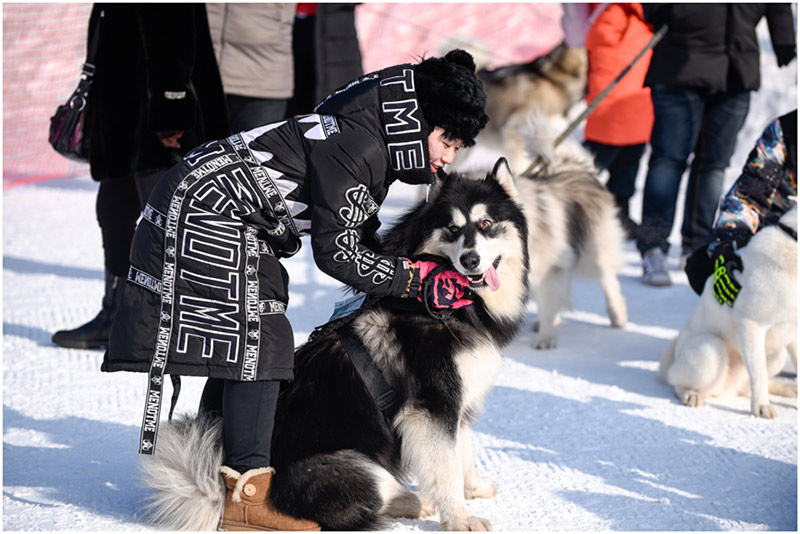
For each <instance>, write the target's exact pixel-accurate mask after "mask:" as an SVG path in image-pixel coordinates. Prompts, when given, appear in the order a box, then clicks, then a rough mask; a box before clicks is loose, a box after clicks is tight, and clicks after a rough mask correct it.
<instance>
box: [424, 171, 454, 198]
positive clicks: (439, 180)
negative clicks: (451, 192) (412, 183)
mask: <svg viewBox="0 0 800 534" xmlns="http://www.w3.org/2000/svg"><path fill="white" fill-rule="evenodd" d="M449 179H450V175H449V174H447V172H445V170H444V169H439V170H438V171H437V172H436V174H435V178H434V180H433V183H432V184H430V185H429V186H428V187H427V191H425V192H424V193H423V198H425V201H426V202H433V201H434V200H436V199H437V198H438V197H439V193H441V192H442V187H444V184H445V182H447V180H449Z"/></svg>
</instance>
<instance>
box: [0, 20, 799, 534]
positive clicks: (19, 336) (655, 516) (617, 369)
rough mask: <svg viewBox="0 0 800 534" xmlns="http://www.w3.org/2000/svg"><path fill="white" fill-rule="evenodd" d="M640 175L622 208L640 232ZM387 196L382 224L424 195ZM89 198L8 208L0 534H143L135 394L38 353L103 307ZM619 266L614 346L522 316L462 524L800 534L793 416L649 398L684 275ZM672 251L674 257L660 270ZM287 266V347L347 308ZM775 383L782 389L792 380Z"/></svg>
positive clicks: (782, 408)
mask: <svg viewBox="0 0 800 534" xmlns="http://www.w3.org/2000/svg"><path fill="white" fill-rule="evenodd" d="M760 35H762V36H763V35H764V32H763V31H761V33H760ZM762 50H764V53H763V57H762V68H763V71H762V80H763V88H762V89H761V90H760V91H759V92H758V93H756V94H754V95H753V99H752V104H751V110H750V114H749V117H748V120H747V124H746V125H745V128H744V129H743V131H742V132H741V134H740V136H739V145H738V148H737V151H736V154H735V155H734V158H733V160H732V168H731V169H729V172H728V181H729V183H730V182H732V181H733V179H735V177H736V175H737V174H738V169H739V168H741V165H742V164H743V163H744V161H745V158H746V156H747V153H748V152H749V150H750V147H751V146H752V144H753V142H754V141H755V139H756V138H757V137H758V135H759V134H760V132H761V131H762V129H763V128H764V126H765V125H766V124H767V123H768V121H769V120H770V119H771V118H772V117H774V116H777V115H779V114H781V113H784V112H787V111H789V110H791V109H792V108H793V107H795V106H796V102H797V62H796V61H794V62H792V64H791V65H790V66H789V67H788V68H785V69H781V70H778V69H777V67H776V66H775V63H774V56H772V55H771V48H770V45H769V44H768V42H767V41H765V40H764V39H763V38H762ZM645 163H646V162H645ZM645 169H646V164H645V165H643V169H642V173H640V181H639V187H638V191H639V192H638V193H637V196H636V197H634V201H633V203H632V208H633V217H634V219H636V220H638V219H639V214H640V209H641V208H640V206H641V196H640V194H641V185H642V179H643V173H644V170H645ZM394 187H395V189H394V190H393V191H392V194H391V195H390V197H389V199H388V200H387V202H386V204H385V205H384V207H383V209H382V217H381V218H382V220H383V221H384V224H387V223H388V222H390V220H391V219H392V218H393V217H395V216H396V215H397V214H398V213H400V212H401V211H402V210H404V209H405V208H406V207H407V206H408V205H409V204H410V203H411V202H412V200H413V199H414V198H416V195H417V191H416V190H414V189H413V188H412V187H403V186H402V185H401V184H398V185H397V186H394ZM96 190H97V184H96V183H94V182H92V181H91V180H90V179H89V178H88V177H81V178H76V179H67V180H52V181H48V182H44V183H40V184H35V185H26V186H21V187H17V188H13V189H10V190H6V191H5V192H4V195H3V522H2V528H3V530H7V531H27V530H37V531H52V530H82V531H108V530H143V529H147V528H148V527H147V526H146V525H144V524H143V523H142V522H141V519H140V517H139V515H138V510H139V502H140V501H141V499H142V498H143V497H144V496H145V494H146V493H145V490H144V489H143V488H142V487H141V486H140V485H139V481H138V479H137V475H136V465H137V463H138V461H139V458H138V457H137V452H136V451H137V439H138V432H139V424H140V422H141V416H142V409H143V406H144V392H145V376H144V375H142V374H132V373H116V374H102V373H100V371H99V367H100V362H101V360H102V356H103V353H102V351H88V350H66V349H61V348H59V347H56V346H54V345H53V344H52V343H51V341H50V336H51V335H52V333H53V332H54V331H55V330H58V329H61V328H71V327H74V326H78V325H80V324H83V322H85V321H86V320H88V319H90V318H91V317H93V316H94V314H95V313H96V312H97V311H98V307H99V303H100V300H101V298H102V291H103V282H102V279H103V271H102V252H101V241H100V232H99V230H98V227H97V223H96V221H95V216H94V201H95V194H96ZM673 237H674V238H675V239H674V243H678V242H679V241H678V235H677V233H676V232H673ZM626 250H627V260H628V261H627V266H626V267H625V268H624V269H623V270H622V272H621V273H620V279H621V284H622V291H623V294H624V296H625V298H626V300H627V304H628V313H629V318H630V324H629V326H628V328H627V330H624V331H620V330H615V329H612V328H610V327H609V326H608V320H607V318H606V317H605V305H604V301H603V297H602V293H601V291H600V289H599V287H598V286H596V285H594V284H591V283H587V282H582V281H576V282H575V283H574V285H573V301H574V311H573V312H571V313H569V314H567V317H566V320H565V322H564V324H563V326H562V329H561V336H560V343H559V346H558V348H557V349H555V350H550V351H534V350H533V349H532V348H531V341H532V340H533V339H534V336H535V335H534V334H533V333H532V332H531V323H532V321H533V320H534V318H535V316H536V305H535V303H534V302H531V304H530V313H529V316H528V320H527V321H526V325H525V326H524V327H523V329H522V331H521V333H520V335H519V337H518V339H517V340H516V342H515V343H513V344H512V345H511V346H510V347H509V348H508V350H506V352H505V356H506V362H505V366H504V369H503V371H502V373H501V374H500V376H499V378H498V379H497V382H496V386H495V387H494V389H493V390H492V391H491V393H490V394H489V397H488V400H487V403H486V412H485V414H484V415H483V417H482V418H481V419H480V420H479V421H478V423H477V425H476V427H475V441H476V455H477V463H478V470H479V472H480V473H482V474H483V475H484V476H488V477H490V478H492V479H493V480H495V482H496V483H497V485H498V487H499V490H500V491H499V494H498V495H497V497H496V498H494V499H491V500H478V501H473V502H471V503H470V504H469V507H470V509H471V510H473V512H474V513H475V514H477V515H480V516H482V517H485V518H487V519H489V521H491V522H492V524H493V526H494V528H495V529H496V530H506V531H511V530H515V531H528V530H540V531H553V530H558V531H563V530H568V531H583V530H591V531H598V530H601V531H606V530H621V531H625V530H637V531H642V530H659V531H664V530H678V531H684V530H707V531H710V530H739V531H749V530H785V531H796V530H797V481H798V477H797V452H798V449H797V402H796V399H785V398H778V397H773V398H771V401H772V403H773V405H774V406H775V407H776V409H777V412H778V418H777V419H775V420H771V421H768V420H763V419H757V418H754V417H751V416H750V415H749V400H748V399H746V398H729V399H723V400H712V401H711V402H710V404H709V405H708V406H706V407H703V408H698V409H693V408H688V407H685V406H682V405H680V404H679V403H678V402H677V400H676V399H675V398H674V396H673V394H672V390H671V388H669V387H667V386H664V385H662V384H659V383H658V380H657V367H658V359H659V356H660V354H661V351H662V349H663V347H664V345H665V344H666V343H667V341H668V340H669V339H670V338H672V337H673V336H675V335H676V334H677V332H678V330H679V329H680V327H681V326H682V325H683V324H684V323H685V321H686V319H687V318H688V317H689V315H690V313H691V311H692V309H693V307H694V305H695V302H696V301H697V297H696V296H695V294H694V293H693V292H692V290H691V289H690V288H689V286H688V284H687V281H686V276H685V274H683V272H679V271H674V272H673V273H672V275H673V280H674V282H675V284H674V285H673V286H671V287H667V288H652V287H648V286H645V285H643V284H642V283H641V281H640V276H641V269H640V265H639V259H638V254H637V253H636V252H635V248H634V247H633V244H632V243H628V244H627V249H626ZM677 253H678V248H677V247H673V258H672V261H673V263H675V262H676V258H675V257H674V256H675V255H676V254H677ZM286 265H287V268H288V270H289V272H290V274H291V277H292V283H291V295H290V299H291V302H290V307H289V311H288V315H289V318H290V320H291V321H292V323H293V325H294V328H295V335H296V341H297V343H300V342H302V341H304V340H305V339H306V337H307V336H308V334H309V333H310V332H311V330H312V329H313V328H314V326H316V325H318V324H321V323H323V322H324V321H325V320H327V318H328V316H329V314H330V312H331V310H332V306H333V303H334V302H335V301H336V300H338V299H340V298H341V295H342V292H341V289H340V285H339V284H338V283H337V282H335V281H334V280H332V279H331V278H328V277H327V276H325V275H323V274H321V273H320V272H319V271H317V270H316V268H315V266H314V264H313V261H312V259H311V251H310V247H308V246H306V247H304V248H303V249H302V250H301V252H300V253H299V254H298V255H297V256H296V257H294V258H292V259H291V260H289V261H287V262H286ZM784 374H785V375H786V376H784V377H783V378H782V379H783V380H795V378H794V376H793V375H794V374H795V370H794V369H790V368H787V370H786V372H785V373H784ZM183 382H184V387H183V390H182V393H181V397H180V400H179V402H178V408H177V412H193V411H194V410H195V407H196V405H197V400H198V398H199V395H200V390H201V388H202V384H203V381H202V379H197V378H184V380H183ZM163 419H164V420H165V419H166V415H164V417H163ZM437 527H438V524H437V523H436V522H435V521H433V520H421V521H411V520H401V521H397V522H395V523H394V525H393V528H394V529H395V530H422V531H428V530H436V529H437Z"/></svg>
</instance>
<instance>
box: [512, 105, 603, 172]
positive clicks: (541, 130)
mask: <svg viewBox="0 0 800 534" xmlns="http://www.w3.org/2000/svg"><path fill="white" fill-rule="evenodd" d="M568 126H569V122H568V121H567V119H566V118H564V117H561V116H551V115H548V114H547V113H545V112H544V110H541V109H535V110H532V111H529V112H528V114H527V115H526V116H525V119H524V120H523V121H521V124H519V125H518V127H517V131H518V132H519V135H520V137H521V138H522V146H523V147H524V149H525V152H526V153H527V156H528V158H529V159H530V161H532V162H533V161H536V158H537V157H541V158H542V159H543V160H544V162H545V164H546V168H549V169H551V170H552V169H554V168H557V169H558V170H559V171H563V170H581V171H587V172H594V171H595V166H594V158H593V157H592V154H591V152H589V151H588V150H586V149H585V148H584V147H583V146H582V145H581V144H580V143H579V142H578V141H577V140H575V139H573V138H571V137H567V138H566V139H564V140H563V141H562V142H561V143H560V144H559V145H558V146H555V142H556V139H558V137H559V136H560V135H561V134H562V133H563V132H564V131H566V129H567V127H568Z"/></svg>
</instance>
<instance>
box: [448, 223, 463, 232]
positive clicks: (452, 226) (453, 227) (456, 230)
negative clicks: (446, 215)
mask: <svg viewBox="0 0 800 534" xmlns="http://www.w3.org/2000/svg"><path fill="white" fill-rule="evenodd" d="M447 229H448V230H449V231H450V233H451V234H457V233H458V232H459V230H461V228H459V227H458V226H456V225H455V224H451V225H450V226H448V227H447Z"/></svg>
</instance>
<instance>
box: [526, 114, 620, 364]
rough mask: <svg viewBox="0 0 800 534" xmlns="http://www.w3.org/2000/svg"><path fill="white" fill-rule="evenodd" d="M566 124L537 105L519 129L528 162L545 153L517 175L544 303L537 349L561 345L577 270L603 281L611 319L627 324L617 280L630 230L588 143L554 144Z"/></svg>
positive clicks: (534, 278)
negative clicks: (538, 162) (563, 320)
mask: <svg viewBox="0 0 800 534" xmlns="http://www.w3.org/2000/svg"><path fill="white" fill-rule="evenodd" d="M565 127H566V120H565V119H556V118H554V117H552V116H548V115H547V114H545V113H541V112H532V113H529V114H528V117H527V119H526V121H525V123H524V124H523V125H522V126H521V127H520V130H519V133H520V136H521V137H522V139H523V140H524V143H525V148H526V151H527V164H526V165H525V166H526V167H527V166H528V165H529V164H530V163H531V162H533V161H535V160H536V158H537V157H539V156H541V158H542V160H543V161H544V166H543V167H542V168H540V169H539V170H538V171H536V170H535V171H533V173H532V174H523V175H522V176H520V177H519V179H518V180H517V189H518V191H519V201H520V203H521V204H522V206H523V208H524V210H525V216H526V218H527V220H528V251H529V253H530V258H531V271H530V286H531V291H532V292H533V295H534V297H535V298H536V304H537V308H538V332H539V335H538V337H537V338H536V341H535V342H534V345H533V346H534V348H536V349H549V348H554V347H555V346H556V345H557V343H558V327H559V325H560V323H561V314H562V313H563V312H564V311H565V310H568V309H570V308H571V292H570V288H571V283H572V277H573V276H580V277H583V278H586V279H588V280H592V281H596V282H597V283H599V284H600V287H601V288H602V289H603V293H604V295H605V298H606V310H607V313H608V317H609V319H610V320H611V326H613V327H616V328H625V326H626V325H627V321H628V312H627V307H626V305H625V298H624V297H623V296H622V290H621V289H620V284H619V280H618V279H617V272H618V270H619V269H620V268H621V267H622V266H623V265H624V259H623V247H624V243H625V233H624V231H623V229H622V226H621V225H620V222H619V219H618V218H617V214H616V211H617V208H616V206H615V204H614V197H613V195H612V194H611V193H609V192H608V190H607V189H606V188H605V187H604V186H603V185H602V184H601V183H600V182H599V181H598V179H597V174H598V171H597V169H596V168H595V166H594V159H593V158H592V155H591V154H590V153H589V152H588V151H587V150H586V149H584V148H583V146H581V145H580V144H579V143H578V142H577V141H575V140H573V139H570V138H567V139H566V140H565V141H564V142H562V143H561V144H560V145H558V146H557V147H555V146H554V141H555V139H556V138H557V136H558V134H560V133H561V132H562V131H563V130H564V129H565ZM534 328H537V325H534Z"/></svg>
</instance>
